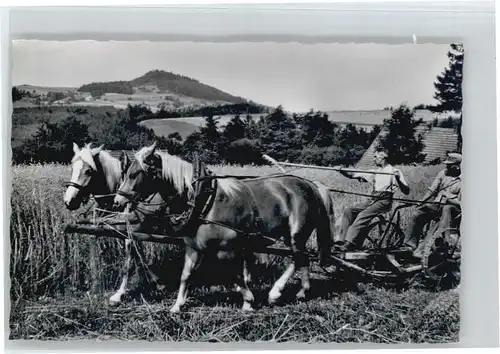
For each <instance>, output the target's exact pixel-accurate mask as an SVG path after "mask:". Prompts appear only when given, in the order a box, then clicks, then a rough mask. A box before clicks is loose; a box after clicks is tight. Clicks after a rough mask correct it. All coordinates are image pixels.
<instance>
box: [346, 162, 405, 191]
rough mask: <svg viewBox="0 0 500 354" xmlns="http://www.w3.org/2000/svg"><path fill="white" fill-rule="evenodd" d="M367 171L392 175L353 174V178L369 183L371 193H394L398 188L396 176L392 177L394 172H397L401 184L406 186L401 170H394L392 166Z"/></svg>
mask: <svg viewBox="0 0 500 354" xmlns="http://www.w3.org/2000/svg"><path fill="white" fill-rule="evenodd" d="M369 171H372V172H384V173H392V175H389V174H375V173H363V172H355V173H354V174H353V177H354V178H362V179H364V180H365V181H367V182H369V183H371V184H372V186H373V189H372V191H373V192H390V193H394V192H396V190H397V189H398V188H399V185H398V182H397V181H396V176H394V172H395V171H399V174H400V180H401V182H402V183H403V184H406V185H407V183H406V180H405V178H404V176H403V173H402V172H401V170H399V169H397V168H394V167H393V166H392V165H389V164H388V165H386V166H385V167H380V168H375V169H371V170H369Z"/></svg>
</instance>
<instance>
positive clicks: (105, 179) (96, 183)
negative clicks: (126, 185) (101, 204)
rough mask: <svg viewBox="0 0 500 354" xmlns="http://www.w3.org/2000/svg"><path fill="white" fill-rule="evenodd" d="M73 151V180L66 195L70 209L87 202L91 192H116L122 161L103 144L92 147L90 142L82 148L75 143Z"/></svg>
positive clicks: (69, 183)
mask: <svg viewBox="0 0 500 354" xmlns="http://www.w3.org/2000/svg"><path fill="white" fill-rule="evenodd" d="M73 152H74V154H75V155H74V156H73V159H72V160H71V169H72V173H71V180H70V182H68V183H67V189H66V193H65V195H64V204H65V205H66V207H67V208H68V209H69V210H76V209H78V208H79V207H80V206H81V205H82V204H85V203H86V202H87V201H88V199H89V198H90V195H91V194H94V195H95V194H109V193H114V191H115V190H116V188H117V187H118V183H119V179H120V175H121V170H120V162H119V161H118V160H116V159H114V158H113V157H112V156H111V155H109V154H108V153H107V152H106V151H104V150H103V145H101V146H99V147H96V148H92V147H91V143H89V144H86V145H85V146H83V147H82V148H80V147H79V146H78V145H77V144H76V143H73Z"/></svg>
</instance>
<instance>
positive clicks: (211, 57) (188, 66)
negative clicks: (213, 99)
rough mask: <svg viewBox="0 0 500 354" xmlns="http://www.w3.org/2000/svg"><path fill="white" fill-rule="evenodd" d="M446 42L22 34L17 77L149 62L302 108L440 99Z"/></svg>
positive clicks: (122, 71)
mask: <svg viewBox="0 0 500 354" xmlns="http://www.w3.org/2000/svg"><path fill="white" fill-rule="evenodd" d="M448 49H449V46H448V45H443V44H405V45H383V44H355V43H332V44H300V43H272V42H258V43H253V42H236V43H208V42H203V43H202V42H149V41H134V42H120V41H109V42H106V41H61V42H59V41H36V40H23V41H15V42H14V43H13V47H12V66H13V71H12V83H13V85H22V84H30V85H36V86H51V87H54V86H63V87H78V86H80V85H83V84H87V83H90V82H97V81H115V80H131V79H134V78H136V77H139V76H141V75H144V74H145V73H146V72H147V71H149V70H155V69H159V70H165V71H171V72H174V73H177V74H181V75H185V76H189V77H191V78H193V79H196V80H198V81H200V82H202V83H204V84H207V85H210V86H214V87H216V88H218V89H220V90H222V91H225V92H227V93H230V94H232V95H235V96H241V97H244V98H246V99H250V100H253V101H255V102H258V103H261V104H265V105H269V106H277V105H279V104H281V105H282V106H283V107H284V108H285V109H287V110H291V111H296V112H301V111H307V110H309V109H314V110H322V111H330V110H370V109H382V108H384V107H386V106H397V105H399V104H401V103H403V102H406V103H407V104H409V105H417V104H420V103H424V104H432V103H435V101H434V99H433V97H432V96H433V94H434V92H435V89H434V86H433V82H434V80H435V79H436V76H437V75H438V74H440V73H441V72H442V71H443V70H444V68H445V67H446V66H447V65H448V58H447V56H446V53H447V51H448Z"/></svg>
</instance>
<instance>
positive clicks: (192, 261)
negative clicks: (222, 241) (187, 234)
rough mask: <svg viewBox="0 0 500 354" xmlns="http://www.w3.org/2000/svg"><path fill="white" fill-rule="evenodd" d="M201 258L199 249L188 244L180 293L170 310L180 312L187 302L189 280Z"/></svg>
mask: <svg viewBox="0 0 500 354" xmlns="http://www.w3.org/2000/svg"><path fill="white" fill-rule="evenodd" d="M200 259H201V255H200V252H199V251H197V250H195V249H194V248H191V247H189V246H186V253H185V255H184V268H183V269H182V275H181V283H180V286H179V293H178V294H177V300H176V301H175V303H174V306H172V308H171V309H170V312H172V313H176V312H180V311H181V307H182V306H183V305H184V304H185V303H186V300H187V295H188V281H189V278H190V277H191V274H192V272H193V270H194V269H195V268H196V267H197V266H198V264H199V262H200Z"/></svg>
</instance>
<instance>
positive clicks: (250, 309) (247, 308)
mask: <svg viewBox="0 0 500 354" xmlns="http://www.w3.org/2000/svg"><path fill="white" fill-rule="evenodd" d="M241 309H242V310H243V311H245V312H253V311H254V309H253V307H252V305H250V304H249V303H244V304H243V307H242V308H241Z"/></svg>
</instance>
